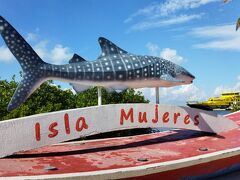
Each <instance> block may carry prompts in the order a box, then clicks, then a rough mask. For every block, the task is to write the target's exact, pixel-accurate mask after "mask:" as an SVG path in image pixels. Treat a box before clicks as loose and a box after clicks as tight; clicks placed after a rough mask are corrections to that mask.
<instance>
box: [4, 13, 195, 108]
mask: <svg viewBox="0 0 240 180" xmlns="http://www.w3.org/2000/svg"><path fill="white" fill-rule="evenodd" d="M0 33H1V35H2V37H3V39H4V41H5V43H6V45H7V46H8V48H9V49H10V51H11V52H12V54H13V55H14V56H15V57H16V59H17V60H18V62H19V63H20V65H21V67H22V70H23V79H22V81H21V82H20V83H19V85H18V87H17V89H16V91H15V93H14V95H13V97H12V99H11V102H10V103H9V105H8V111H11V110H13V109H15V108H17V107H18V106H20V105H21V104H22V103H23V102H25V100H26V99H27V98H28V97H29V96H30V95H31V94H32V93H33V92H34V91H35V90H36V89H37V88H38V87H39V86H40V85H41V84H42V83H43V82H44V81H46V80H49V79H57V80H61V81H67V82H69V83H70V84H71V85H72V86H73V88H74V89H75V90H76V91H77V92H81V91H84V90H86V89H88V88H90V87H92V86H101V87H105V88H107V89H109V90H112V89H113V90H124V89H127V88H142V87H160V86H161V87H170V86H177V85H183V84H190V83H192V80H193V79H194V78H195V77H194V76H193V75H192V74H191V73H189V72H188V71H187V70H185V69H184V68H183V67H181V66H179V65H176V64H174V63H172V62H170V61H168V60H165V59H162V58H159V57H153V56H141V55H135V54H132V53H128V52H127V51H125V50H123V49H121V48H120V47H118V46H116V45H115V44H114V43H112V42H111V41H109V40H107V39H105V38H103V37H100V38H99V40H98V41H99V44H100V46H101V49H102V53H101V55H100V56H99V57H98V58H97V59H96V60H95V61H86V60H85V59H84V58H82V57H80V56H79V55H77V54H74V55H73V57H72V59H70V61H69V64H65V65H53V64H49V63H46V62H44V61H43V60H42V59H41V58H40V57H39V56H38V55H37V53H36V52H35V51H34V50H33V49H32V47H31V46H30V45H29V44H28V43H27V42H26V41H25V40H24V39H23V37H22V36H21V35H20V34H19V33H18V32H17V31H16V30H15V29H14V28H13V27H12V26H11V25H10V24H9V23H8V22H7V21H6V20H5V19H4V18H3V17H1V16H0Z"/></svg>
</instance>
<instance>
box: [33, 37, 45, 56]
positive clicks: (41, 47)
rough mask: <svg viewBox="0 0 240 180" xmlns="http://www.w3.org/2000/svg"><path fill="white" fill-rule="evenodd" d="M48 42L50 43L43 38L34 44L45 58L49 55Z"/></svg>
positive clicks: (36, 49)
mask: <svg viewBox="0 0 240 180" xmlns="http://www.w3.org/2000/svg"><path fill="white" fill-rule="evenodd" d="M47 44H48V41H47V40H42V41H40V42H38V43H37V44H36V45H34V46H33V49H34V50H35V51H36V53H37V54H38V55H39V57H40V58H42V59H45V58H47V57H48V50H47Z"/></svg>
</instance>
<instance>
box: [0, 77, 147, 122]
mask: <svg viewBox="0 0 240 180" xmlns="http://www.w3.org/2000/svg"><path fill="white" fill-rule="evenodd" d="M17 85H18V82H17V81H16V80H15V76H13V77H12V79H11V80H10V81H8V80H0V120H6V119H12V118H18V117H23V116H29V115H33V114H38V113H45V112H52V111H59V110H64V109H73V108H80V107H87V106H94V105H97V88H96V87H95V88H92V89H89V90H87V91H84V92H82V93H79V94H73V93H72V91H71V90H62V89H61V88H60V86H56V85H54V84H53V82H52V81H48V82H45V83H43V84H42V85H41V86H40V88H38V89H37V90H36V91H35V92H34V93H33V94H32V95H31V96H30V97H29V98H28V100H27V101H26V102H25V103H23V104H22V105H21V106H20V107H19V108H17V109H15V110H13V111H11V112H8V111H7V105H8V103H9V102H10V100H11V97H12V95H13V93H14V91H15V89H16V87H17ZM102 98H103V104H117V103H148V100H145V99H144V96H142V94H141V93H140V92H135V91H134V90H133V89H129V90H126V91H123V92H121V93H117V92H111V93H109V92H107V91H106V90H105V89H102Z"/></svg>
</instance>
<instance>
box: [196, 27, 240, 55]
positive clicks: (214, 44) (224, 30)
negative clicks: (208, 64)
mask: <svg viewBox="0 0 240 180" xmlns="http://www.w3.org/2000/svg"><path fill="white" fill-rule="evenodd" d="M191 34H192V35H194V36H196V37H199V38H208V40H207V41H206V42H204V43H200V44H195V45H193V47H195V48H201V49H220V50H237V51H239V50H240V46H239V44H240V31H235V25H234V24H231V25H221V26H207V27H201V28H194V29H193V30H192V31H191ZM209 39H210V40H209Z"/></svg>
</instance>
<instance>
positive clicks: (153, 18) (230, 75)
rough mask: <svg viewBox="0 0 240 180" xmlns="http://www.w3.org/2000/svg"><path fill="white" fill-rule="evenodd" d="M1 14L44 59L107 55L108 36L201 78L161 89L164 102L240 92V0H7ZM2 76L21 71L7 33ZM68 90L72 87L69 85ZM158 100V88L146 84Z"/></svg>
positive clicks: (0, 53) (0, 59)
mask: <svg viewBox="0 0 240 180" xmlns="http://www.w3.org/2000/svg"><path fill="white" fill-rule="evenodd" d="M0 4H1V6H0V12H1V15H2V16H3V17H4V18H6V19H7V20H8V21H9V22H10V23H11V24H12V25H13V26H14V27H15V28H16V29H17V30H18V32H19V33H20V34H22V35H23V36H24V37H25V38H26V39H27V41H28V42H29V43H30V44H31V45H32V46H33V47H34V49H35V50H36V52H37V53H38V54H39V55H40V56H41V57H42V58H43V60H44V61H46V62H49V63H55V64H63V63H67V62H68V60H69V59H70V58H71V56H72V55H73V53H77V54H79V55H80V56H82V57H84V58H86V59H87V60H95V59H96V58H97V56H98V55H99V54H100V47H99V45H98V42H97V39H98V37H99V36H103V37H106V38H108V39H110V40H111V41H113V42H114V43H116V44H117V45H119V46H120V47H122V48H123V49H125V50H127V51H129V52H132V53H135V54H142V55H155V56H161V57H164V58H166V59H169V60H171V61H173V62H176V63H178V64H180V65H181V66H183V67H185V68H186V69H187V70H189V71H190V72H191V73H192V74H194V75H195V76H196V79H195V81H194V83H193V84H192V85H189V86H181V87H175V88H161V89H160V94H161V96H160V98H161V100H160V101H161V103H170V104H184V103H185V101H187V100H203V99H206V98H208V97H210V96H217V95H219V93H221V92H224V91H240V70H239V69H240V68H239V67H240V31H237V32H236V31H235V22H236V20H237V18H238V17H240V12H239V8H240V1H238V0H232V1H231V2H230V3H227V4H224V3H223V0H161V1H151V0H149V1H146V0H145V1H144V0H121V1H112V0H85V1H84V0H82V1H73V0H68V1H57V0H51V1H47V0H42V1H31V0H24V1H17V0H12V1H9V0H0ZM0 64H1V65H0V77H1V79H10V77H11V76H12V75H13V74H18V72H19V71H20V70H21V68H20V66H19V65H18V63H17V61H16V60H15V59H14V58H13V56H12V55H11V53H10V52H9V51H8V49H7V48H6V46H5V44H4V42H3V40H2V39H0ZM61 85H62V86H63V88H67V87H69V86H68V85H67V84H64V83H61ZM141 91H142V92H143V93H144V95H145V96H146V97H147V98H149V99H150V100H153V99H154V90H153V89H141Z"/></svg>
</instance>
